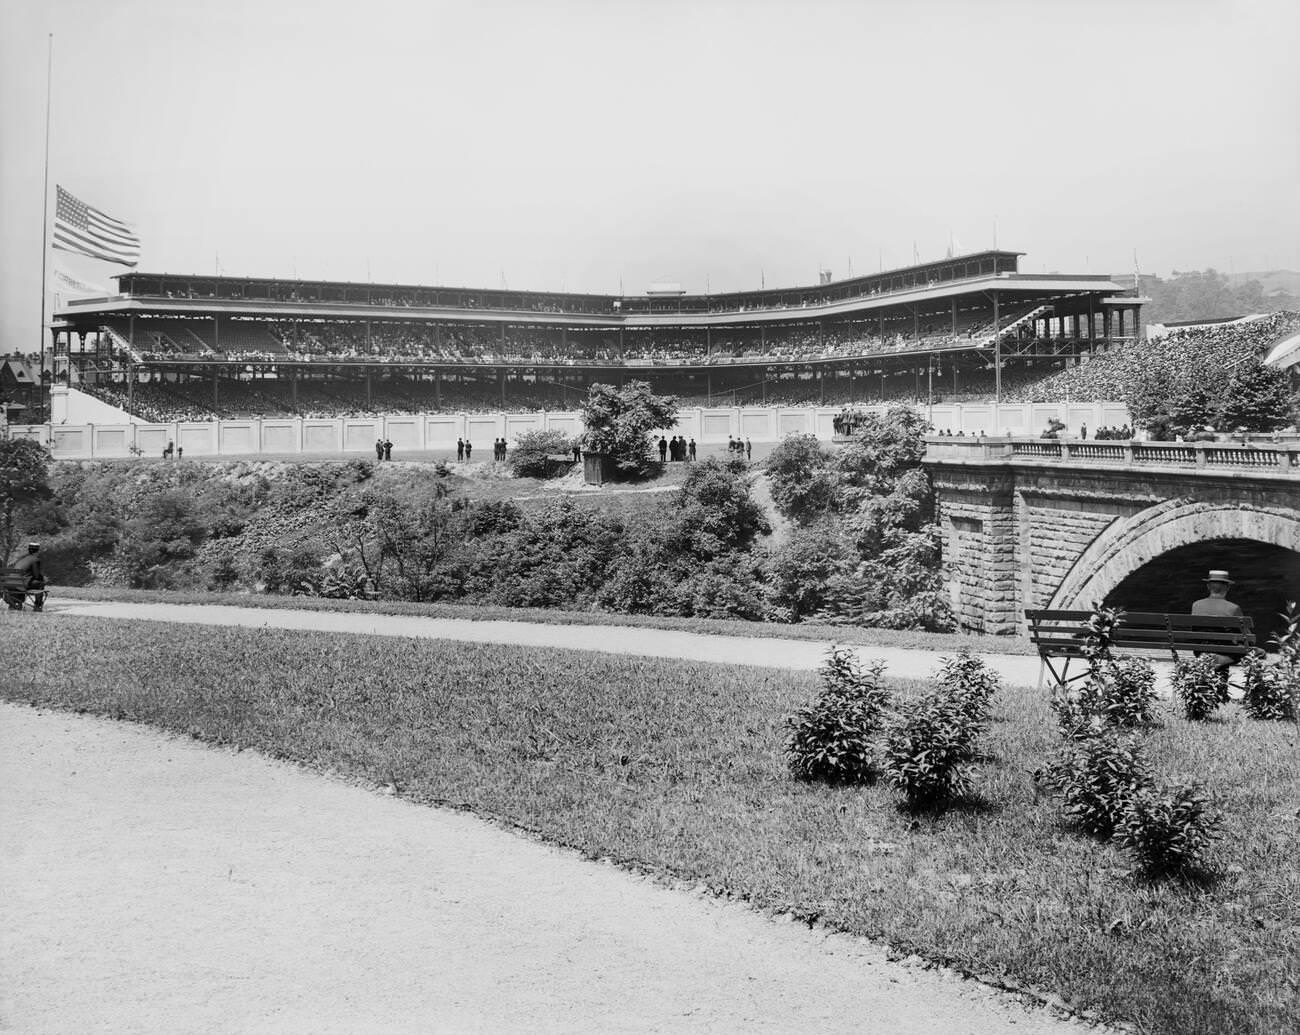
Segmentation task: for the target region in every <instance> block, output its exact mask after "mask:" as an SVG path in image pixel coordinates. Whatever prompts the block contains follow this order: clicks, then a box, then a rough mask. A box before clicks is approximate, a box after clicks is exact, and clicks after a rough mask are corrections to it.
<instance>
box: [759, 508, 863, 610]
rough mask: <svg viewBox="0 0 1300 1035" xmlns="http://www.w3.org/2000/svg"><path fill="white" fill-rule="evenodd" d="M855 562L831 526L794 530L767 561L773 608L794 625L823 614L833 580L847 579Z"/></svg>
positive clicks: (846, 543) (814, 526) (830, 523)
mask: <svg viewBox="0 0 1300 1035" xmlns="http://www.w3.org/2000/svg"><path fill="white" fill-rule="evenodd" d="M856 559H857V558H856V554H855V552H854V550H853V547H852V545H851V544H850V543H848V542H847V541H846V540H845V538H844V537H843V536H842V535H840V534H839V532H838V529H837V526H836V525H835V524H834V523H833V522H830V521H824V522H820V523H818V524H815V525H809V526H807V527H803V528H795V529H794V530H793V531H792V532H791V534H790V536H789V538H787V539H786V540H785V542H784V543H782V544H781V545H780V546H779V547H778V548H777V549H775V550H774V551H773V552H772V554H771V556H770V558H769V561H768V572H769V576H770V579H771V587H772V596H773V600H774V602H775V604H776V606H777V607H780V608H783V609H784V610H785V614H786V615H788V620H789V621H795V622H797V621H800V620H801V619H804V618H807V617H809V616H811V615H814V614H817V613H818V612H823V611H825V610H826V609H827V607H828V606H829V604H830V602H831V597H830V594H829V592H828V587H829V586H830V585H831V583H832V580H833V579H835V578H836V577H844V578H847V577H848V576H849V575H850V574H851V572H852V570H853V567H854V564H855V562H856Z"/></svg>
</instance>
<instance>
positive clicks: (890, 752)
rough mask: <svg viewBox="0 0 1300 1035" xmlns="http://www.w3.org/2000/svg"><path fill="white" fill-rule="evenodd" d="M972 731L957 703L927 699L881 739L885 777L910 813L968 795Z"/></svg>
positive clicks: (906, 711) (943, 698)
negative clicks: (899, 794) (968, 768)
mask: <svg viewBox="0 0 1300 1035" xmlns="http://www.w3.org/2000/svg"><path fill="white" fill-rule="evenodd" d="M977 732H978V730H977V729H975V728H973V724H972V723H971V722H970V720H968V719H967V717H966V715H965V713H964V711H963V709H962V706H961V704H960V702H959V701H958V700H956V699H954V698H951V697H949V696H947V695H946V694H944V693H942V692H937V693H932V694H927V695H926V696H925V697H923V698H921V699H920V700H919V701H916V702H914V703H913V704H912V705H911V706H909V707H907V708H906V709H904V711H903V713H902V715H901V716H900V719H899V721H898V722H897V723H896V724H895V725H894V726H893V727H891V728H890V730H889V732H888V733H887V734H886V736H885V758H884V770H885V775H886V776H887V777H888V778H889V782H890V784H891V785H892V786H893V787H895V788H897V789H898V790H900V791H902V792H903V794H904V796H905V797H906V798H907V801H908V804H909V805H911V806H912V807H914V808H915V807H926V806H930V805H935V804H938V803H940V802H943V801H945V800H948V799H951V798H957V797H960V796H962V795H964V794H966V793H967V792H968V791H969V790H970V776H969V773H968V772H967V771H966V769H965V766H964V763H966V762H967V761H969V760H970V757H971V754H972V745H973V743H974V740H975V736H976V734H977Z"/></svg>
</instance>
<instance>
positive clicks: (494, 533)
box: [22, 389, 951, 630]
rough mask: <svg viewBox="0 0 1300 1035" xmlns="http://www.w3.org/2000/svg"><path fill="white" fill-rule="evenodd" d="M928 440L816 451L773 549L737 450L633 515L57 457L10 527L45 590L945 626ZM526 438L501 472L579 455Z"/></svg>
mask: <svg viewBox="0 0 1300 1035" xmlns="http://www.w3.org/2000/svg"><path fill="white" fill-rule="evenodd" d="M637 391H638V392H639V389H638V390H637ZM633 394H634V395H635V394H637V393H636V392H634V393H633ZM920 430H921V425H920V424H919V422H918V421H917V420H916V418H915V417H914V416H913V415H912V414H911V413H910V411H906V410H898V411H895V412H893V413H891V414H888V415H887V416H886V417H884V418H872V419H871V420H869V421H867V422H866V425H865V426H864V427H863V429H862V432H861V436H860V438H859V439H858V440H856V441H854V442H853V443H851V444H848V445H846V446H844V447H842V448H841V449H840V450H839V451H838V452H836V453H833V454H831V453H829V452H828V453H827V454H826V456H825V457H824V467H825V471H826V473H827V475H828V479H829V482H828V483H833V486H834V492H833V493H831V494H829V495H828V496H827V503H828V506H827V507H826V508H825V511H824V513H822V515H821V516H820V518H818V519H817V520H816V521H810V522H808V523H805V524H800V525H796V527H795V528H794V530H793V534H792V535H790V536H788V537H786V538H785V539H784V540H783V541H782V542H780V544H779V545H774V544H772V542H771V540H770V538H769V535H770V533H771V526H770V524H769V521H768V518H767V514H766V512H765V510H764V507H763V505H762V504H760V503H759V501H758V500H757V499H756V498H755V495H754V492H753V483H754V482H755V480H756V479H757V477H758V476H759V475H758V472H757V471H756V470H755V468H754V467H752V466H751V465H750V464H749V463H748V462H747V461H746V460H744V459H741V458H739V457H735V456H733V457H731V458H729V459H726V460H722V459H713V458H710V459H706V460H703V461H700V462H695V463H691V464H689V465H681V466H680V467H678V469H677V470H676V471H674V476H675V477H678V476H679V477H680V481H679V482H678V483H677V487H676V488H675V489H674V490H673V491H671V492H658V491H652V492H646V493H644V494H641V493H634V494H626V495H625V496H624V497H623V498H626V499H629V500H630V499H633V498H635V499H637V500H639V501H640V502H639V504H638V505H637V506H635V507H616V506H607V505H605V497H595V496H592V495H582V494H579V495H577V496H574V495H562V494H554V495H551V496H549V497H542V496H534V497H531V498H529V499H527V501H526V502H525V501H522V500H521V501H520V502H515V501H512V500H511V499H508V498H503V496H502V492H501V489H502V488H503V487H504V486H506V485H508V484H510V483H509V480H508V479H507V478H506V476H505V475H504V474H502V473H500V472H497V473H496V474H494V475H493V476H491V477H488V476H484V477H482V478H477V479H474V480H469V479H464V478H462V477H460V476H459V475H457V474H455V473H453V472H452V470H451V469H449V468H448V467H446V466H445V465H429V466H414V465H390V464H376V463H373V462H371V461H369V460H351V461H347V462H344V463H337V462H336V463H296V464H285V463H276V462H270V461H266V462H261V461H258V462H239V461H233V462H225V463H221V462H198V461H183V462H166V463H164V462H146V463H132V464H128V463H120V462H99V461H66V462H60V463H57V464H54V465H53V467H52V468H51V470H52V472H53V474H52V489H53V494H52V497H51V498H50V499H48V500H46V501H45V502H44V503H43V504H41V505H40V506H38V507H35V508H28V509H27V510H24V511H23V512H22V514H23V523H22V528H23V529H24V530H25V531H26V532H28V533H31V534H39V535H41V536H42V537H44V539H45V541H46V543H47V547H46V551H45V556H46V568H47V571H48V572H49V575H50V577H51V579H52V581H53V582H54V583H55V584H56V585H58V584H64V585H67V584H73V585H78V584H89V583H101V584H112V585H124V586H134V587H147V588H175V589H187V590H223V591H229V590H240V589H243V590H247V591H250V592H257V593H273V594H308V595H318V596H329V597H382V598H387V599H396V600H412V601H436V600H448V601H450V600H455V601H463V602H466V603H477V604H492V605H501V606H508V607H556V608H565V609H569V610H575V609H576V610H587V609H595V610H604V611H611V612H619V613H630V614H654V615H665V616H677V617H709V618H741V619H762V620H768V621H802V620H805V619H809V618H816V619H820V620H825V621H831V622H843V623H849V622H851V623H858V624H861V625H865V626H876V627H886V628H915V627H920V628H925V629H930V630H935V629H947V628H950V627H951V614H950V611H949V609H948V606H947V602H946V598H945V596H944V594H943V593H942V592H941V591H940V582H939V546H940V539H939V534H938V529H937V528H936V527H935V526H934V525H933V523H931V522H930V520H929V517H930V514H931V513H932V511H933V500H932V495H931V490H930V485H929V481H928V479H927V477H926V475H925V473H924V471H923V470H922V469H921V467H920V466H919V457H920V453H921V444H920ZM525 438H526V439H528V441H527V442H524V443H521V445H520V446H519V447H517V448H516V449H515V450H514V451H513V453H512V455H511V462H512V463H525V464H527V463H530V462H531V460H530V457H531V458H533V459H536V458H540V459H541V460H542V461H543V462H545V457H546V456H547V455H550V454H552V453H553V452H557V451H558V452H563V451H564V447H566V446H568V445H570V444H571V443H570V441H569V440H568V439H565V438H564V437H563V436H555V435H554V433H542V434H541V435H540V436H538V437H536V438H535V439H533V438H528V436H525ZM813 445H814V446H815V443H813ZM525 447H526V448H525ZM820 448H821V447H819V446H817V447H816V449H815V450H814V451H813V453H810V454H808V455H816V453H817V452H818V451H820ZM779 466H780V465H778V467H779ZM541 473H543V474H544V473H546V472H545V470H544V469H543V470H542V471H541ZM793 473H794V472H790V471H787V474H789V475H790V476H793ZM782 477H785V476H784V475H782V476H778V477H776V478H774V479H772V482H773V484H776V483H778V482H780V481H781V478H782ZM505 491H506V492H509V491H511V490H509V489H506V490H505ZM619 498H620V497H619V496H617V495H615V496H613V497H612V498H610V502H614V501H617V500H618V499H619Z"/></svg>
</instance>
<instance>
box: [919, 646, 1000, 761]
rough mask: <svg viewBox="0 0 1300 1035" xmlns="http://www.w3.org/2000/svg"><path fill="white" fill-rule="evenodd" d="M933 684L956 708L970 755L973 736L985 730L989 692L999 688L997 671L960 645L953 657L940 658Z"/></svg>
mask: <svg viewBox="0 0 1300 1035" xmlns="http://www.w3.org/2000/svg"><path fill="white" fill-rule="evenodd" d="M935 683H936V689H937V691H938V693H939V694H940V696H942V697H944V698H945V699H947V700H948V701H951V702H952V704H953V706H954V707H955V708H956V709H957V712H958V714H959V717H960V719H961V722H962V728H963V730H964V731H965V734H966V736H967V737H968V738H969V742H968V744H967V747H968V749H969V750H970V751H971V753H972V755H973V753H974V742H975V740H976V738H978V737H979V736H980V735H981V734H982V733H984V732H985V731H986V730H987V729H988V725H989V706H990V703H991V702H992V700H993V695H994V694H995V693H997V691H998V690H999V689H1000V688H1001V681H1000V680H999V679H998V675H997V673H996V672H993V671H992V670H991V669H989V667H988V666H987V665H985V664H984V660H983V659H982V658H980V657H978V656H977V655H975V654H974V653H972V652H971V650H970V648H968V647H963V648H962V649H961V650H960V651H959V652H958V653H957V655H956V656H955V657H950V658H943V659H941V660H940V662H939V674H938V676H937V678H936V680H935Z"/></svg>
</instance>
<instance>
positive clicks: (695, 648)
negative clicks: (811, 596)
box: [51, 600, 1038, 686]
mask: <svg viewBox="0 0 1300 1035" xmlns="http://www.w3.org/2000/svg"><path fill="white" fill-rule="evenodd" d="M51 607H52V608H53V609H54V610H56V611H58V612H61V613H66V614H76V615H95V616H98V617H101V618H142V619H147V620H150V621H157V622H185V623H189V624H197V625H241V626H252V627H255V628H262V627H267V628H272V629H312V630H318V631H322V632H339V633H361V634H365V635H371V636H408V637H428V638H432V639H439V640H461V641H464V642H467V643H513V644H520V645H523V646H528V647H572V648H575V649H582V650H593V651H601V652H604V653H606V654H622V655H641V656H644V657H653V658H682V659H684V660H687V661H723V662H731V663H733V664H737V665H760V666H762V667H764V668H787V669H800V670H805V671H811V670H813V669H815V668H817V667H818V666H819V665H821V663H822V661H823V660H825V656H826V648H827V647H829V646H830V644H831V641H830V640H825V641H816V640H781V639H760V638H758V637H750V636H706V635H703V634H700V633H689V632H678V631H675V630H669V629H637V628H633V627H629V626H612V625H544V624H540V623H536V622H501V621H484V622H478V621H472V620H469V619H465V618H426V617H421V616H414V615H375V614H357V613H349V612H341V611H290V610H282V609H280V608H275V609H271V608H261V607H228V606H225V605H217V604H184V605H176V604H152V603H151V604H128V603H117V602H104V603H81V602H75V601H67V600H65V601H61V602H59V603H57V604H52V605H51ZM854 649H855V650H856V651H857V652H858V653H859V655H860V656H861V657H863V658H869V659H872V660H879V661H883V662H884V663H885V671H886V673H887V674H889V675H893V676H899V677H907V678H916V679H922V678H925V677H926V676H930V675H932V674H933V673H934V669H935V666H936V664H937V663H938V660H939V657H940V655H939V654H937V653H934V652H931V651H923V650H908V649H903V648H896V647H879V646H873V647H855V648H854ZM981 656H982V657H983V658H984V659H985V661H986V662H987V663H988V664H989V665H990V667H992V668H993V669H994V670H995V671H997V672H998V674H999V675H1001V676H1002V678H1003V680H1004V681H1005V682H1006V683H1008V684H1012V685H1015V686H1034V685H1035V684H1036V683H1037V682H1038V657H1037V655H1034V656H1029V655H1023V654H983V655H981Z"/></svg>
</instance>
